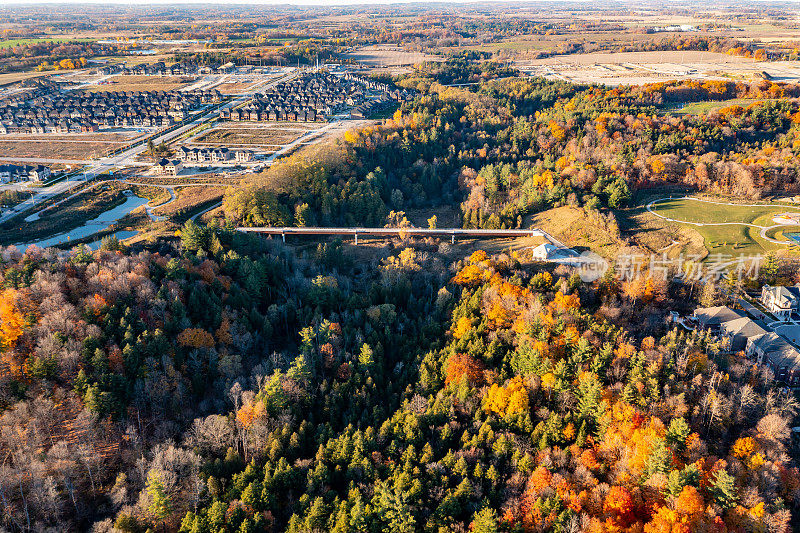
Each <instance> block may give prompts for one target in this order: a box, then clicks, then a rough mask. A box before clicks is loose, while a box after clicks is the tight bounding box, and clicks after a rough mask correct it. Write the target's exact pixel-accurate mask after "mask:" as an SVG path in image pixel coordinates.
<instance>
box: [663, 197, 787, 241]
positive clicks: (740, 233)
mask: <svg viewBox="0 0 800 533" xmlns="http://www.w3.org/2000/svg"><path fill="white" fill-rule="evenodd" d="M720 202H724V200H720ZM653 211H654V212H655V213H657V214H658V215H661V216H664V217H667V218H670V219H674V220H675V221H676V222H672V223H673V224H675V223H677V224H680V223H681V222H684V223H686V222H689V223H694V224H692V225H690V226H689V227H691V229H693V230H695V231H697V232H698V233H699V234H700V235H702V236H703V239H704V243H705V246H706V248H707V249H708V251H709V253H711V254H720V253H721V254H733V255H739V254H760V253H764V252H768V251H770V250H776V249H783V248H785V246H784V245H780V244H775V243H771V242H769V241H766V240H764V239H762V238H761V237H760V235H759V233H760V231H761V228H760V227H753V226H749V225H747V224H753V225H755V226H763V227H769V226H774V225H775V222H773V221H772V217H774V216H775V215H778V214H780V213H785V212H792V211H800V208H798V207H795V206H789V205H780V204H764V205H763V206H761V205H759V206H751V205H728V204H724V203H710V202H698V201H697V200H689V199H674V200H665V201H663V202H658V203H656V204H654V205H653ZM664 222H665V223H667V224H669V223H670V222H668V221H664ZM695 224H727V225H699V226H698V225H695Z"/></svg>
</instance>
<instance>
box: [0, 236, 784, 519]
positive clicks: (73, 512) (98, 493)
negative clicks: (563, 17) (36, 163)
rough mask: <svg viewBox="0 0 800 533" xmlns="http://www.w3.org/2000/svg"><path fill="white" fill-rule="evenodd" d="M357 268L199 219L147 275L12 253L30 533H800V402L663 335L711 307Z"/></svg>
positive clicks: (508, 279) (580, 287) (344, 252)
mask: <svg viewBox="0 0 800 533" xmlns="http://www.w3.org/2000/svg"><path fill="white" fill-rule="evenodd" d="M353 253H354V252H353V251H352V250H349V249H348V248H347V247H346V246H345V245H344V244H343V243H342V242H341V241H332V242H329V243H320V244H319V245H318V246H316V247H313V246H312V247H305V248H304V249H300V248H293V247H287V246H286V245H283V244H282V243H279V242H276V241H270V240H263V239H259V238H258V237H253V236H248V235H244V234H240V233H237V232H234V231H232V230H231V229H230V227H229V226H224V225H223V226H220V225H212V226H209V227H201V226H197V225H196V224H194V223H192V222H188V223H187V224H186V225H185V226H184V227H183V229H182V231H181V235H180V239H179V240H177V241H174V242H171V243H170V242H162V243H160V244H157V245H155V246H154V247H151V248H150V249H142V250H139V251H135V250H131V249H127V250H126V249H124V247H121V246H119V244H118V243H116V242H113V241H111V240H107V241H106V242H105V243H104V246H103V249H102V250H100V251H97V252H88V251H86V250H80V249H75V250H74V251H73V252H71V253H69V254H59V253H57V252H56V251H55V250H52V249H49V250H40V249H37V248H35V247H32V248H29V249H28V250H27V251H26V252H25V253H24V254H21V253H19V252H18V251H16V250H15V249H13V248H6V249H4V250H3V251H2V280H3V294H2V299H0V302H1V304H0V305H1V307H0V339H2V352H1V354H2V365H3V368H4V371H3V373H2V376H3V377H2V381H0V399H2V404H3V408H4V410H3V413H2V415H1V416H0V439H2V448H3V449H4V450H6V451H7V455H6V456H5V458H4V462H3V466H2V469H0V509H2V517H3V521H4V524H5V526H6V527H7V528H9V529H11V530H15V531H31V530H34V531H50V530H52V531H55V530H59V531H63V530H65V529H67V530H75V531H84V530H91V531H95V532H117V531H122V532H132V533H135V532H146V531H180V532H186V533H188V532H192V533H202V532H268V531H298V532H299V531H376V532H377V531H392V532H411V531H436V532H445V531H453V532H459V531H480V532H493V531H565V532H566V531H575V532H577V531H597V532H601V531H615V532H616V531H631V532H633V531H645V532H662V531H673V532H677V531H680V532H690V531H722V532H728V531H730V532H739V531H775V532H788V531H789V530H790V529H789V528H790V521H791V518H792V511H791V510H792V509H793V507H794V505H796V503H797V502H798V501H800V500H798V498H800V472H798V469H797V467H796V466H795V464H794V462H793V460H792V459H791V458H790V455H789V446H790V442H789V433H790V432H789V427H790V424H791V423H792V421H793V420H794V417H795V416H796V414H797V412H798V408H799V407H800V406H799V405H798V403H797V401H796V400H795V398H794V396H793V395H792V394H791V393H787V390H786V389H783V388H781V387H779V386H778V384H776V382H775V381H774V377H773V376H772V374H771V372H770V371H769V370H767V369H765V368H763V367H756V366H753V365H752V364H751V363H749V362H747V360H745V359H744V358H743V357H742V356H741V355H740V354H729V353H727V352H726V351H725V350H724V346H721V345H720V343H719V341H718V340H716V339H715V338H713V337H710V336H708V335H706V334H704V333H694V332H691V333H690V332H684V331H678V330H677V329H668V328H665V327H664V325H663V323H664V322H663V316H664V314H665V313H666V310H667V309H670V308H674V307H675V305H676V302H677V301H679V300H682V299H686V298H687V294H686V293H685V292H683V291H685V290H686V288H685V287H681V286H676V285H667V284H665V283H663V282H661V281H659V280H658V279H657V278H655V277H653V276H648V277H646V278H644V279H643V280H642V281H641V282H630V283H622V284H620V283H618V282H617V281H616V280H615V278H614V277H613V276H605V277H603V278H601V279H600V280H598V281H596V282H594V283H591V284H586V283H583V282H582V281H581V280H580V278H579V277H578V276H577V274H576V273H574V272H570V269H569V268H565V267H558V268H555V269H554V268H552V266H550V267H546V266H541V267H534V268H531V267H530V266H524V265H523V264H522V263H521V262H520V258H519V256H518V254H517V253H516V252H508V253H500V254H494V255H490V254H487V253H485V252H482V251H476V252H474V253H472V254H471V255H468V256H466V257H464V258H462V259H460V260H456V261H455V262H452V261H451V260H450V259H449V257H451V255H450V254H452V250H450V249H449V245H445V244H437V243H435V242H433V241H426V242H422V241H420V242H416V243H413V242H410V241H402V240H398V241H395V242H393V243H391V244H390V245H389V246H387V247H384V248H383V249H382V250H381V249H376V250H375V255H374V256H373V259H371V260H370V261H368V262H364V261H358V260H356V259H355V257H354V256H353ZM774 274H777V271H775V272H773V275H774ZM698 296H699V297H700V298H701V300H702V301H704V302H705V303H708V304H713V303H715V302H717V301H720V300H719V298H720V295H719V294H714V293H713V292H711V293H710V292H709V291H706V290H703V291H702V293H701V294H700V295H696V296H695V297H698ZM706 300H709V301H706ZM643 316H644V317H649V319H647V320H644V321H642V319H641V318H640V317H643Z"/></svg>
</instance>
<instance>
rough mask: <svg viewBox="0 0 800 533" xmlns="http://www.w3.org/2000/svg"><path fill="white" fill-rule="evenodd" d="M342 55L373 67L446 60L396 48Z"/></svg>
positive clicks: (359, 50)
mask: <svg viewBox="0 0 800 533" xmlns="http://www.w3.org/2000/svg"><path fill="white" fill-rule="evenodd" d="M342 55H343V56H344V57H346V58H348V59H352V60H353V61H358V62H359V63H363V64H364V65H368V66H371V67H380V66H384V67H389V66H403V65H415V64H417V63H422V62H424V61H443V60H444V58H442V57H440V56H434V55H430V54H424V53H420V52H406V51H404V50H402V49H400V48H398V47H395V46H365V47H362V48H359V49H357V50H354V51H353V52H349V53H346V54H342Z"/></svg>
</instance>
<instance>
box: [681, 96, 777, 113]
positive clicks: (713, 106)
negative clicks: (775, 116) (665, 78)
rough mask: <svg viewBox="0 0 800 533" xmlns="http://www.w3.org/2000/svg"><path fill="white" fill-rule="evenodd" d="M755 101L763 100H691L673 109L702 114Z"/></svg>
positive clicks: (747, 104)
mask: <svg viewBox="0 0 800 533" xmlns="http://www.w3.org/2000/svg"><path fill="white" fill-rule="evenodd" d="M756 102H763V100H758V99H756V98H733V99H731V100H723V101H712V102H692V103H689V104H686V105H684V106H683V107H681V108H680V109H676V110H674V111H673V113H674V114H676V115H703V114H707V113H711V112H714V111H717V110H719V109H722V108H723V107H730V106H734V105H738V106H742V107H747V106H749V105H751V104H754V103H756Z"/></svg>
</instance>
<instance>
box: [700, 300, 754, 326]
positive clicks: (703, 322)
mask: <svg viewBox="0 0 800 533" xmlns="http://www.w3.org/2000/svg"><path fill="white" fill-rule="evenodd" d="M744 316H745V313H744V312H743V311H738V310H735V309H731V308H730V307H728V306H727V305H720V306H717V307H699V308H697V309H695V310H694V318H695V319H696V320H697V324H698V325H699V326H700V329H708V330H711V331H713V332H714V333H717V332H719V330H720V325H721V324H722V323H723V322H730V321H731V320H736V319H737V318H743V317H744Z"/></svg>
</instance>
